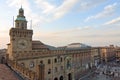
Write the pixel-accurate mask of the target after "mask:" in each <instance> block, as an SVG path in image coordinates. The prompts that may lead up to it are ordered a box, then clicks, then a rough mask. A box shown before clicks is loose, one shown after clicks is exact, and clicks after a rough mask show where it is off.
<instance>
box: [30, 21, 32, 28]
mask: <svg viewBox="0 0 120 80" xmlns="http://www.w3.org/2000/svg"><path fill="white" fill-rule="evenodd" d="M30 29H32V20H30Z"/></svg>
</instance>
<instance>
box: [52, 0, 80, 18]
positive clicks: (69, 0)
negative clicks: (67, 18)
mask: <svg viewBox="0 0 120 80" xmlns="http://www.w3.org/2000/svg"><path fill="white" fill-rule="evenodd" d="M78 1H79V0H64V2H63V4H62V5H61V6H59V7H58V8H56V9H55V13H54V18H55V19H57V18H60V17H62V16H64V15H65V14H66V13H67V12H69V11H70V10H71V9H72V7H73V6H74V5H75V4H76V3H77V2H78Z"/></svg>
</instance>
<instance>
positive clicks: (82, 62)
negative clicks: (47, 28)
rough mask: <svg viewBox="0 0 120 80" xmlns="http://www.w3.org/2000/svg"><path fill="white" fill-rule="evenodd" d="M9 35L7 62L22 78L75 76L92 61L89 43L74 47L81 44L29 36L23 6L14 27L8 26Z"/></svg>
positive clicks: (54, 79)
mask: <svg viewBox="0 0 120 80" xmlns="http://www.w3.org/2000/svg"><path fill="white" fill-rule="evenodd" d="M9 35H10V43H9V44H8V49H7V61H8V64H9V66H11V67H12V68H13V69H14V70H15V71H16V72H18V73H20V74H21V75H22V76H23V78H24V79H25V78H27V79H30V80H77V79H79V78H80V77H79V76H80V75H81V74H83V73H84V72H87V71H88V70H89V69H92V67H93V66H94V64H95V63H94V60H93V58H92V56H91V53H92V52H94V51H95V49H91V47H89V46H86V47H74V45H78V46H79V45H81V44H80V43H75V44H70V45H69V46H64V47H53V46H50V45H46V44H44V43H42V42H41V41H34V40H32V35H33V30H31V29H27V20H26V18H25V16H24V10H23V8H20V9H19V14H18V16H17V18H16V20H15V27H14V28H11V29H10V32H9ZM27 71H28V72H27ZM32 72H33V73H32Z"/></svg>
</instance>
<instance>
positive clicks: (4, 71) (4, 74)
mask: <svg viewBox="0 0 120 80" xmlns="http://www.w3.org/2000/svg"><path fill="white" fill-rule="evenodd" d="M0 80H19V79H18V78H17V77H16V75H14V73H13V71H12V70H10V69H9V68H8V67H7V66H6V65H4V64H0Z"/></svg>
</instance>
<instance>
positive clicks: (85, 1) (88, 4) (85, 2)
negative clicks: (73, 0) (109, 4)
mask: <svg viewBox="0 0 120 80" xmlns="http://www.w3.org/2000/svg"><path fill="white" fill-rule="evenodd" d="M105 1H106V0H80V3H79V5H80V6H79V11H86V10H88V9H90V8H94V7H96V6H98V5H100V4H101V3H103V2H105ZM93 3H94V4H93Z"/></svg>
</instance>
